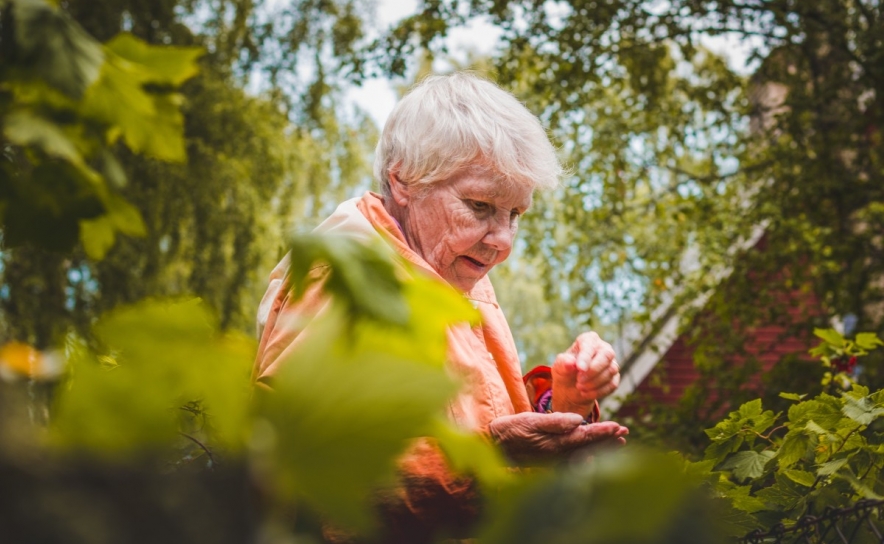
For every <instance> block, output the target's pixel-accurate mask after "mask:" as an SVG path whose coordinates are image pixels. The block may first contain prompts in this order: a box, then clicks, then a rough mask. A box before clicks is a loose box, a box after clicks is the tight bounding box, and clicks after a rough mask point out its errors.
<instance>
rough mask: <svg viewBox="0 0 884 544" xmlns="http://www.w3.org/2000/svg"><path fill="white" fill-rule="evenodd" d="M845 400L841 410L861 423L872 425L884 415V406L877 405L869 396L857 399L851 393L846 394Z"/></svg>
mask: <svg viewBox="0 0 884 544" xmlns="http://www.w3.org/2000/svg"><path fill="white" fill-rule="evenodd" d="M844 401H845V402H844V406H843V407H842V408H841V411H842V412H843V413H844V415H845V416H847V417H849V418H850V419H852V420H853V421H855V422H857V423H859V424H860V425H870V424H871V423H872V422H873V421H875V420H876V419H878V418H879V417H881V416H882V415H884V407H882V406H875V404H874V403H873V402H872V401H871V400H870V399H869V398H868V397H863V398H860V399H856V398H854V397H853V396H851V395H844Z"/></svg>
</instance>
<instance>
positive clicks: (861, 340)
mask: <svg viewBox="0 0 884 544" xmlns="http://www.w3.org/2000/svg"><path fill="white" fill-rule="evenodd" d="M855 341H856V345H857V346H859V347H861V348H862V349H865V350H870V349H875V348H876V347H878V346H884V342H882V341H881V339H880V338H878V335H877V334H875V333H873V332H861V333H859V334H857V335H856V340H855Z"/></svg>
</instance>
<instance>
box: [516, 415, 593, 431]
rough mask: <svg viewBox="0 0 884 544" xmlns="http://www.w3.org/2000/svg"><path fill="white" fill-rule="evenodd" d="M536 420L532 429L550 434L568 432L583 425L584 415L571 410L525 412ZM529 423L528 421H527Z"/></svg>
mask: <svg viewBox="0 0 884 544" xmlns="http://www.w3.org/2000/svg"><path fill="white" fill-rule="evenodd" d="M525 415H526V416H527V415H531V416H537V417H532V418H531V419H533V420H534V421H532V422H531V423H533V425H532V427H531V428H530V430H532V431H536V432H541V433H548V434H568V433H571V432H573V431H574V430H575V429H577V428H578V427H580V426H582V425H583V416H581V415H580V414H572V413H569V412H553V413H551V414H525ZM526 423H527V422H526Z"/></svg>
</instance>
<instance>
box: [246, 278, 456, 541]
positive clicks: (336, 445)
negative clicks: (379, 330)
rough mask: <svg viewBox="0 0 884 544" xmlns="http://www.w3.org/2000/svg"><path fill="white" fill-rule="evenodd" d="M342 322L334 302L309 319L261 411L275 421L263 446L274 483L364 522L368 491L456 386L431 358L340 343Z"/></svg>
mask: <svg viewBox="0 0 884 544" xmlns="http://www.w3.org/2000/svg"><path fill="white" fill-rule="evenodd" d="M351 264H352V263H351ZM348 321H349V320H348V318H347V317H346V316H345V314H344V311H343V309H342V308H341V307H340V306H339V305H332V307H330V308H329V310H328V311H327V312H326V313H324V314H323V315H321V316H320V317H317V318H315V319H314V320H313V322H312V323H311V324H310V327H309V329H308V330H307V331H305V332H304V333H302V337H303V341H301V343H300V344H299V346H298V349H297V350H296V351H295V352H293V353H292V354H291V357H290V358H289V359H288V360H287V361H285V364H283V365H281V367H280V371H279V372H278V374H277V375H276V377H275V378H274V381H273V387H274V392H273V393H269V394H267V395H266V396H265V398H263V399H262V400H263V410H262V413H263V414H265V416H266V418H267V419H268V421H270V422H271V423H272V424H273V426H274V428H275V429H276V443H277V447H276V448H275V449H274V450H271V451H269V452H268V454H269V455H271V458H272V459H273V460H274V461H273V466H274V469H273V471H274V475H273V477H272V478H271V481H274V482H275V484H276V485H277V486H278V488H277V491H278V492H279V493H281V494H282V495H283V496H287V497H290V498H295V497H297V498H300V499H303V500H305V501H306V502H307V503H309V504H310V505H312V506H313V507H314V508H316V509H317V510H318V511H320V512H322V513H323V514H324V515H326V516H328V517H329V518H330V519H332V520H334V521H336V522H338V523H340V524H343V525H345V526H349V527H358V528H365V527H366V526H367V525H368V524H369V520H370V516H369V515H368V511H369V506H370V505H369V498H370V496H371V490H372V489H374V488H376V487H377V486H378V485H380V484H381V483H384V482H386V481H389V479H390V478H391V477H392V474H393V468H394V459H395V458H396V457H397V456H398V455H399V454H400V453H401V452H402V451H403V449H404V448H405V447H406V445H407V443H408V441H409V440H410V439H414V438H417V437H420V436H422V435H424V434H425V433H426V432H427V429H428V428H430V425H431V423H432V421H434V420H435V419H436V417H438V415H439V414H441V413H442V411H443V410H444V408H445V407H446V406H447V400H448V398H449V397H450V396H451V395H452V394H453V393H454V392H455V386H454V384H453V383H452V381H451V380H450V379H449V378H448V376H447V375H446V373H445V371H444V369H443V368H441V367H440V366H438V365H431V364H426V363H424V362H423V361H416V360H408V359H402V358H399V357H395V356H390V355H388V354H385V353H383V352H366V351H364V350H361V349H359V347H358V343H357V345H356V346H355V347H354V346H351V345H349V342H348V340H347V339H348V338H349V336H348V334H347V332H346V331H347V330H348V327H349V325H348ZM397 331H398V332H397ZM389 333H390V334H401V335H404V334H406V333H405V332H403V331H402V329H391V330H390V331H389ZM437 333H438V334H441V335H444V329H443V330H439V331H437ZM299 340H300V339H299ZM305 437H307V438H308V439H306V438H305Z"/></svg>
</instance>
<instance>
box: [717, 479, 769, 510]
mask: <svg viewBox="0 0 884 544" xmlns="http://www.w3.org/2000/svg"><path fill="white" fill-rule="evenodd" d="M750 491H751V488H750V487H749V486H735V487H733V488H731V489H729V490H727V491H725V492H724V495H725V496H726V497H728V498H729V499H731V501H733V505H734V508H736V509H738V510H742V511H743V512H748V513H750V514H751V513H752V512H758V511H759V510H764V506H765V505H764V501H762V500H761V499H759V498H758V497H753V496H752V495H750V494H749V492H750Z"/></svg>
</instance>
